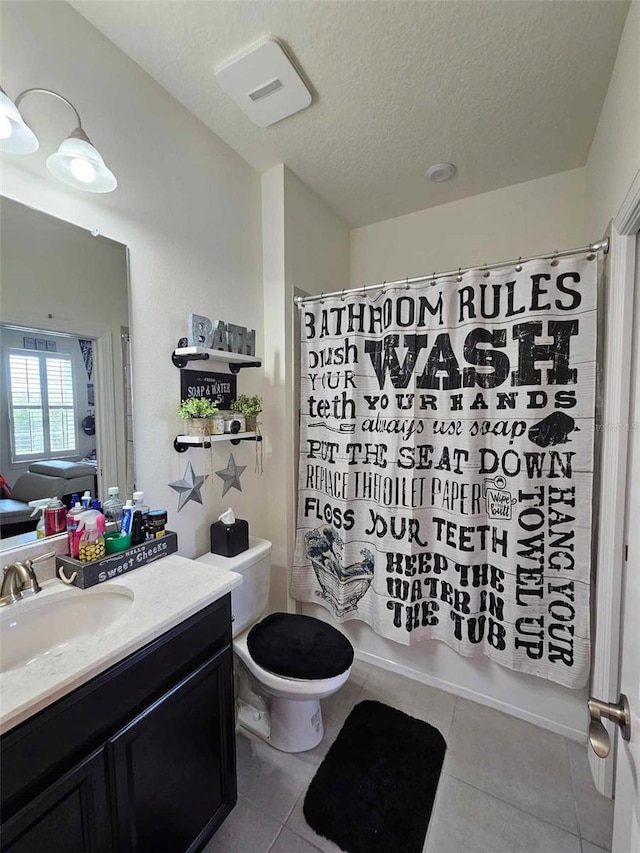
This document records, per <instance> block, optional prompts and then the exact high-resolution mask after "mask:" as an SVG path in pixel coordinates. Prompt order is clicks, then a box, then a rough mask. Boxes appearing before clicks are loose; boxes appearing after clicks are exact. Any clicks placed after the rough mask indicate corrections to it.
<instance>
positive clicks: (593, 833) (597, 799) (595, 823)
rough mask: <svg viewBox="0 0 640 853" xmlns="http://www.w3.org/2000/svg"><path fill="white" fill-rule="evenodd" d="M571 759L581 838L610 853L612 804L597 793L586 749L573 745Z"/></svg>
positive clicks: (582, 746)
mask: <svg viewBox="0 0 640 853" xmlns="http://www.w3.org/2000/svg"><path fill="white" fill-rule="evenodd" d="M569 758H570V762H571V776H572V780H573V793H574V795H575V799H576V811H577V813H578V826H579V827H580V835H581V836H582V837H583V838H585V839H587V840H588V841H591V842H593V844H596V845H597V846H599V847H604V848H605V850H610V849H611V839H612V836H613V800H610V799H608V798H607V797H603V796H602V794H599V793H598V791H596V788H595V785H594V784H593V779H592V777H591V770H590V769H589V761H588V759H587V747H586V745H583V744H580V743H575V742H573V741H571V742H570V743H569Z"/></svg>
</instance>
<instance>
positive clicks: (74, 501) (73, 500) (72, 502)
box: [69, 492, 82, 508]
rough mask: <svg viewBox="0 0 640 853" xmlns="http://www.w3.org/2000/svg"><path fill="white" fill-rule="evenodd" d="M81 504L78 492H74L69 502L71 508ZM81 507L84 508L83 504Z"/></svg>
mask: <svg viewBox="0 0 640 853" xmlns="http://www.w3.org/2000/svg"><path fill="white" fill-rule="evenodd" d="M79 503H80V495H79V494H78V493H77V492H74V493H73V494H72V495H71V500H70V502H69V506H70V507H71V508H73V507H74V506H75V505H76V504H79ZM80 506H82V504H80Z"/></svg>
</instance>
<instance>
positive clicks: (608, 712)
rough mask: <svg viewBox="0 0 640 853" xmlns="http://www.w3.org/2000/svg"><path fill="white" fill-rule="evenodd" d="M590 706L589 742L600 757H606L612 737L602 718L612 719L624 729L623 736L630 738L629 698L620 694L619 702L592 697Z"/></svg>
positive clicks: (625, 738)
mask: <svg viewBox="0 0 640 853" xmlns="http://www.w3.org/2000/svg"><path fill="white" fill-rule="evenodd" d="M587 707H588V708H589V718H590V719H589V743H590V744H591V748H592V749H593V751H594V752H595V754H596V755H597V756H598V758H606V757H607V755H609V752H610V750H611V738H610V737H609V732H608V731H607V730H606V729H605V727H604V726H603V724H602V718H603V717H605V718H606V719H607V720H611V722H612V723H615V724H616V725H617V726H620V728H621V729H622V737H623V738H624V740H629V738H630V737H631V709H630V708H629V700H628V699H627V697H626V696H625V695H624V693H621V694H620V701H619V702H617V703H615V704H614V703H611V702H602V701H601V700H600V699H594V698H593V697H591V698H590V699H589V700H588V701H587Z"/></svg>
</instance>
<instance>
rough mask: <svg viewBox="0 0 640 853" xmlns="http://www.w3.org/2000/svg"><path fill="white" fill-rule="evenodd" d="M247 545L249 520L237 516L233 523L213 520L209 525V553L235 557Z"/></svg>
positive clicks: (244, 549) (245, 548)
mask: <svg viewBox="0 0 640 853" xmlns="http://www.w3.org/2000/svg"><path fill="white" fill-rule="evenodd" d="M248 547H249V522H248V521H245V520H244V519H242V518H237V519H236V520H235V521H234V522H233V524H224V523H223V522H222V521H215V522H214V523H213V524H212V525H211V553H212V554H221V555H222V556H223V557H235V556H236V554H241V553H242V552H243V551H246V550H247V548H248Z"/></svg>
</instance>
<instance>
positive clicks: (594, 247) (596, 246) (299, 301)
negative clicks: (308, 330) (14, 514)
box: [293, 237, 609, 308]
mask: <svg viewBox="0 0 640 853" xmlns="http://www.w3.org/2000/svg"><path fill="white" fill-rule="evenodd" d="M596 252H602V253H603V254H605V255H606V254H608V252H609V238H608V237H607V238H605V239H604V240H600V241H599V242H597V243H589V245H588V246H581V247H580V248H579V249H564V251H562V252H559V251H555V252H550V253H549V254H548V255H532V256H531V257H530V258H517V259H515V258H514V259H513V260H511V261H501V262H500V263H496V264H481V265H480V266H475V267H465V269H460V268H458V269H457V270H448V271H447V272H438V273H435V272H434V273H431V275H421V276H418V277H417V278H402V279H399V280H398V281H383V282H382V283H381V284H365V285H363V286H362V287H351V288H348V289H347V290H334V291H333V292H332V293H320V294H319V295H318V296H294V297H293V301H294V302H295V303H296V305H297V306H298V308H302V306H303V305H305V304H306V303H307V302H318V301H320V302H322V301H323V300H324V299H325V298H326V297H329V296H342V297H343V298H344V297H345V296H347V295H348V294H350V293H368V292H369V291H371V290H381V289H384V288H387V287H405V288H407V289H408V288H409V287H410V286H411V285H412V284H419V283H420V282H422V281H433V282H435V281H437V279H439V278H447V277H449V276H452V275H455V276H457V280H458V281H462V276H463V275H465V273H468V272H472V271H474V270H475V271H476V272H482V273H484V275H485V276H488V275H489V272H490V270H498V269H503V268H504V267H512V266H515V267H516V271H517V272H519V270H518V269H517V267H518V266H520V265H522V264H527V263H529V262H530V261H552V262H553V261H555V260H556V259H557V258H569V257H571V256H572V255H584V254H587V253H588V255H589V260H593V259H594V258H595V253H596Z"/></svg>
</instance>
